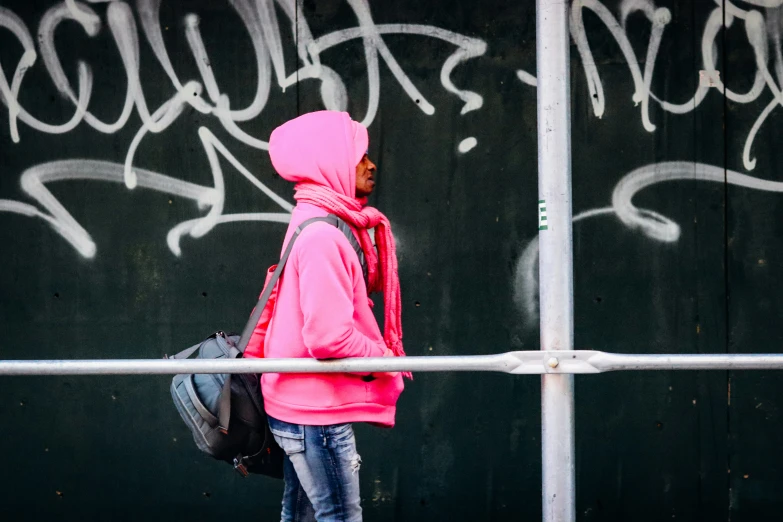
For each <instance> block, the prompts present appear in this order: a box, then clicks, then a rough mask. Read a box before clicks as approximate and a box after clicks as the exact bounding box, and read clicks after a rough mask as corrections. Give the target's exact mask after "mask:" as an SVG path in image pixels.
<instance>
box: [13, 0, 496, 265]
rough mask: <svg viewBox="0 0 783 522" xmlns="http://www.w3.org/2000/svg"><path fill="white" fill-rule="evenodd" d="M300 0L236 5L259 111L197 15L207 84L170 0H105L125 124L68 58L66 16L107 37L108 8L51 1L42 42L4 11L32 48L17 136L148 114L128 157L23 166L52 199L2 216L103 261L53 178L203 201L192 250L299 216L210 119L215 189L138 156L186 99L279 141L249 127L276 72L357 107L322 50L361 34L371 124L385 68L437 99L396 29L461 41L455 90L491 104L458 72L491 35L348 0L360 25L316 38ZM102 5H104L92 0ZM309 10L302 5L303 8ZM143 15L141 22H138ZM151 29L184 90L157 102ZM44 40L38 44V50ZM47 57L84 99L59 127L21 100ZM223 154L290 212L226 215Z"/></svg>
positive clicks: (471, 141) (191, 231)
mask: <svg viewBox="0 0 783 522" xmlns="http://www.w3.org/2000/svg"><path fill="white" fill-rule="evenodd" d="M295 2H296V0H277V1H275V0H232V1H230V2H229V4H230V6H231V7H232V8H233V9H234V11H235V12H236V14H237V15H238V16H239V19H240V20H241V22H242V24H243V25H244V30H245V32H246V34H247V36H248V38H249V39H250V42H251V44H252V48H253V51H254V53H255V65H256V69H257V76H256V78H257V82H256V84H255V95H254V97H253V99H252V101H251V102H250V104H249V105H248V106H247V107H242V108H235V107H232V106H231V100H230V99H229V98H228V96H227V95H226V94H225V93H224V92H223V91H222V90H221V88H220V81H219V78H217V77H216V75H215V72H214V70H213V68H212V62H211V61H210V56H209V52H208V49H207V45H206V44H205V42H204V40H203V38H202V35H201V30H200V23H201V21H200V19H199V17H198V16H197V15H196V14H192V13H191V14H187V15H185V17H184V32H185V37H186V40H187V43H188V46H189V48H190V52H191V54H192V57H193V59H194V62H195V64H196V66H197V68H198V73H199V76H200V78H199V79H198V80H189V81H183V80H181V79H180V77H179V76H178V75H177V72H176V71H175V69H174V67H173V65H172V62H171V59H170V57H169V54H168V51H167V48H166V45H165V43H164V39H163V29H162V27H161V22H160V9H161V0H137V1H136V13H135V15H134V11H133V9H132V8H131V7H130V6H129V5H128V4H127V3H125V2H122V1H111V2H109V3H108V5H107V6H105V24H106V25H108V30H109V31H108V32H109V34H110V35H111V38H112V40H113V41H114V45H115V46H116V48H117V54H118V57H119V59H120V60H121V62H122V66H123V69H124V73H125V89H124V91H125V93H124V94H125V98H124V102H123V103H122V104H121V109H120V110H119V114H118V115H117V117H116V119H114V121H104V120H102V119H99V118H98V117H97V116H95V115H94V114H93V112H92V111H91V109H90V101H91V98H92V89H93V79H94V77H93V69H92V68H91V67H90V65H89V64H87V63H85V62H84V61H79V62H78V63H77V64H76V70H77V74H76V86H74V85H72V84H71V81H70V80H69V79H68V75H67V74H66V72H65V69H64V68H63V64H62V62H61V60H60V58H59V56H58V53H57V47H56V43H55V32H56V30H57V28H58V27H59V26H60V25H61V24H66V23H68V24H78V26H80V27H81V29H82V30H83V31H84V34H85V35H86V37H87V38H90V39H91V38H96V37H98V35H99V33H100V31H101V29H102V27H103V25H104V19H102V17H101V16H100V15H99V14H98V13H97V12H96V10H95V9H94V8H93V7H92V6H90V5H88V4H86V3H83V2H78V1H76V0H66V1H63V2H61V3H58V4H56V5H54V6H53V7H51V8H50V9H48V10H47V11H46V12H45V13H44V15H43V16H42V18H41V20H40V23H39V26H38V35H37V38H35V39H34V38H33V36H32V35H31V33H30V31H29V29H28V28H27V25H26V24H25V23H24V21H23V20H22V19H21V18H19V17H18V16H17V15H16V14H15V13H14V12H13V11H11V10H10V9H8V8H5V7H0V28H3V29H5V30H7V31H10V32H11V33H12V34H13V36H14V37H15V38H16V39H17V40H18V42H19V43H20V44H21V47H22V54H21V56H20V58H19V61H18V63H17V64H16V66H15V68H14V69H13V70H14V73H13V77H12V79H11V81H10V83H9V81H8V78H7V77H6V75H5V69H4V67H3V64H0V101H2V103H3V104H4V105H5V106H6V107H7V110H8V126H9V129H10V135H11V139H12V141H13V142H14V143H19V142H20V141H21V134H20V132H19V126H20V122H21V123H22V124H24V125H27V126H28V127H30V128H31V129H34V130H35V131H38V132H42V133H48V134H64V133H67V132H69V131H72V130H73V129H74V128H76V127H77V126H78V125H79V124H81V123H82V122H83V123H85V124H86V125H88V126H90V127H91V128H93V129H95V130H96V131H98V132H101V133H105V134H112V133H116V132H118V131H119V130H120V129H123V128H124V127H125V126H126V125H127V124H128V122H129V121H130V119H131V116H132V115H133V113H134V110H135V113H136V114H137V115H138V116H139V119H140V120H141V126H140V127H139V129H138V131H137V132H136V135H135V136H134V138H133V139H132V140H131V142H130V143H129V144H128V147H127V152H126V154H125V160H124V162H123V163H122V164H114V163H108V162H99V161H94V160H90V159H72V160H67V161H58V162H53V163H47V164H43V165H38V166H35V167H32V168H30V169H28V170H27V171H26V172H24V173H23V174H22V179H21V182H22V188H23V190H24V191H25V192H26V193H27V194H28V195H29V196H30V197H32V198H33V199H34V200H35V201H36V202H37V203H38V204H39V205H40V207H36V206H34V205H31V204H28V203H23V202H20V201H13V200H0V212H11V213H16V214H22V215H25V216H30V217H35V218H40V219H42V220H44V221H45V222H47V223H48V224H49V225H50V226H51V227H52V228H53V229H54V230H55V231H57V232H58V233H59V234H60V235H61V236H62V237H63V238H64V239H66V240H67V241H68V242H69V243H71V244H72V245H73V247H74V248H75V249H76V250H77V251H78V252H79V253H80V254H81V255H83V256H85V257H93V256H94V255H95V254H96V251H97V247H96V245H95V244H94V242H93V241H92V239H91V237H90V235H89V233H88V232H87V231H86V230H85V229H84V228H83V227H82V226H81V225H80V224H79V223H78V222H77V221H76V220H75V219H74V218H73V216H72V215H71V214H70V213H69V212H68V211H67V209H65V207H63V206H62V205H61V204H60V203H59V201H57V199H56V198H55V197H54V196H53V195H52V193H51V192H50V191H49V190H48V189H47V188H46V186H45V184H46V183H49V182H54V181H61V180H75V179H82V180H85V179H86V180H100V181H110V182H117V181H120V182H122V183H124V184H125V186H126V187H127V188H129V189H134V188H136V187H141V188H145V189H150V190H156V191H159V192H164V193H168V194H172V195H177V196H180V197H184V198H186V199H191V200H194V201H196V202H197V203H198V204H199V207H200V208H201V209H207V213H206V215H204V216H203V217H200V218H198V219H193V220H189V221H186V222H184V223H180V224H178V225H177V226H175V227H174V228H173V229H172V230H171V231H170V232H169V233H168V238H167V241H168V245H169V248H170V249H171V251H172V252H173V253H174V254H176V255H180V254H181V250H180V246H179V244H180V238H181V237H182V236H183V235H186V234H187V235H189V236H191V237H193V238H198V237H202V236H204V235H205V234H207V233H208V232H209V231H210V230H212V229H213V228H214V227H215V226H216V225H217V224H219V223H227V222H236V221H271V222H283V223H284V222H287V221H288V219H289V216H290V211H291V209H292V205H291V204H290V203H289V202H287V201H285V200H284V199H283V198H281V197H280V196H278V195H277V194H275V193H274V192H273V191H271V190H270V189H269V188H268V187H267V186H266V185H264V184H263V183H262V182H261V181H259V180H258V179H257V178H256V177H255V176H254V175H253V174H252V173H251V172H250V171H248V169H246V168H245V167H244V166H243V165H242V164H241V163H240V162H239V161H238V160H237V159H236V158H235V156H234V155H232V154H231V153H230V152H229V151H228V149H227V148H226V146H225V145H224V144H223V143H221V142H220V141H219V140H218V139H217V138H216V137H215V135H214V134H213V133H212V132H211V131H210V130H208V129H207V128H206V127H203V126H202V127H199V128H198V129H197V132H198V136H199V139H200V140H201V144H202V147H203V149H204V152H205V153H206V156H207V159H208V161H209V167H210V169H211V172H212V180H213V186H211V187H204V186H199V185H194V184H192V183H189V182H185V181H181V180H177V179H174V178H171V177H168V176H166V175H164V174H160V173H155V172H152V171H149V170H145V169H141V168H137V167H135V166H134V162H135V158H136V152H137V151H138V149H139V146H140V144H141V143H142V141H143V140H144V138H145V137H146V136H148V135H149V134H158V133H161V132H164V131H165V130H166V129H168V128H169V127H170V126H171V125H172V124H173V123H174V122H175V121H176V120H177V118H178V117H179V116H180V115H181V114H182V113H183V110H184V109H185V108H186V107H192V108H193V109H195V110H196V111H198V112H200V113H202V114H204V115H208V116H212V117H214V118H215V120H216V121H217V122H218V123H219V124H220V125H221V126H222V127H223V129H224V130H225V131H226V132H227V133H228V134H229V135H230V136H231V137H232V138H234V139H236V140H237V141H238V142H239V143H242V144H244V145H246V146H249V147H252V148H255V149H260V150H267V149H268V144H267V142H266V141H264V140H263V139H261V138H259V137H257V136H251V135H249V134H248V133H247V132H245V131H244V130H243V129H242V128H241V127H240V126H239V124H240V123H242V122H248V121H251V120H253V119H255V118H258V117H259V116H260V115H261V113H262V111H263V110H264V108H265V106H266V104H267V101H268V98H269V94H270V91H271V83H272V81H273V76H274V78H275V80H276V82H277V85H278V87H279V88H280V89H281V90H282V91H285V90H286V88H288V87H291V86H292V85H295V84H296V83H297V82H299V81H302V80H307V79H314V80H318V81H320V82H321V85H320V95H321V98H322V102H323V104H324V106H325V107H326V108H328V109H337V110H345V109H346V107H347V103H348V98H347V94H346V93H347V89H346V86H345V84H344V82H343V80H342V79H341V78H340V76H339V75H338V74H337V73H336V72H335V71H334V70H333V69H331V68H330V67H328V66H327V65H325V64H324V63H322V62H321V58H320V54H321V53H322V52H323V51H325V50H327V49H330V48H332V47H335V46H338V45H341V44H343V43H345V42H348V41H350V40H355V39H360V40H361V41H362V45H363V49H364V56H365V60H366V67H367V80H368V94H369V95H368V103H367V109H366V112H365V114H364V118H363V119H362V123H363V124H364V125H366V126H369V125H370V124H371V123H372V122H373V120H374V118H375V116H376V114H377V110H378V103H379V99H380V64H381V62H383V63H384V64H385V65H386V67H388V68H389V70H390V71H391V73H392V75H393V76H394V78H395V80H396V81H397V82H398V83H399V84H400V86H401V87H402V88H403V90H404V92H405V93H406V94H407V95H408V96H409V97H410V99H411V101H412V102H413V105H414V106H416V107H419V109H420V110H421V111H422V112H423V113H424V114H427V115H431V114H433V113H434V112H435V107H434V106H433V105H432V104H431V103H430V102H429V101H428V100H427V98H426V97H425V96H424V95H423V94H422V93H421V92H420V91H419V90H418V88H417V87H416V86H415V85H414V83H413V82H412V81H411V80H410V78H409V77H408V76H407V75H406V74H405V72H404V71H403V69H402V67H401V66H400V64H399V63H398V61H397V59H396V58H395V57H394V55H393V54H392V53H391V51H390V50H389V48H388V47H387V46H386V43H385V42H384V40H383V36H384V35H411V36H419V37H428V38H435V39H438V40H441V41H443V42H446V43H448V44H450V45H453V46H455V47H456V50H455V51H454V52H453V53H452V54H451V55H450V56H449V57H448V58H447V59H446V60H445V62H444V63H443V65H442V68H441V73H440V81H441V84H442V85H443V87H444V89H446V90H447V91H448V92H450V93H453V94H454V95H455V96H457V97H458V98H459V99H460V100H462V102H463V106H462V114H465V113H468V112H470V111H473V110H476V109H479V108H480V107H481V106H482V104H483V99H482V97H481V96H480V95H479V94H477V93H475V92H471V91H468V90H464V89H460V88H458V87H457V86H456V85H455V84H454V83H453V81H452V80H451V74H452V71H453V70H454V69H455V68H456V67H457V66H458V65H459V64H461V63H463V62H465V61H466V60H470V59H471V58H475V57H478V56H481V55H483V54H484V53H485V52H486V48H487V46H486V43H485V42H484V41H482V40H479V39H477V38H470V37H467V36H463V35H460V34H457V33H453V32H451V31H447V30H444V29H440V28H437V27H433V26H428V25H419V24H377V25H376V24H375V23H374V21H373V19H372V15H371V12H370V7H369V3H368V1H367V0H348V4H349V6H350V8H351V9H352V10H353V12H354V14H355V16H356V20H357V22H358V25H357V26H356V27H353V28H349V29H342V30H339V31H334V32H331V33H328V34H325V35H323V36H320V37H317V38H316V37H314V36H313V34H312V32H311V30H310V28H309V25H308V22H307V20H306V19H305V18H304V17H302V16H301V7H302V6H301V5H299V6H297V4H296V3H295ZM91 3H93V4H95V3H101V2H100V1H99V0H91ZM277 8H279V9H280V10H281V11H282V12H283V13H284V15H285V17H286V18H287V19H288V22H289V23H290V24H292V26H293V29H294V34H296V35H297V38H296V50H297V55H298V58H299V61H300V62H301V66H300V67H299V69H298V70H296V71H293V72H288V71H286V68H285V62H284V43H283V39H282V37H281V31H280V27H279V23H280V21H279V20H278V16H277ZM297 13H299V14H298V15H297ZM137 18H138V23H139V25H140V30H139V26H137ZM141 34H143V35H144V37H145V38H146V43H147V44H149V47H150V48H151V49H152V52H153V54H154V56H155V59H156V60H157V63H158V65H159V66H160V67H161V68H162V69H163V71H165V73H166V75H167V76H168V78H169V81H170V83H171V88H172V92H171V94H170V96H169V98H168V100H167V101H165V102H164V103H163V104H161V105H160V106H159V107H157V108H154V109H153V108H150V107H149V105H148V103H147V98H146V97H145V94H144V88H143V86H142V82H141V78H140V70H141V59H140V45H141V41H140V40H141V38H140V36H141ZM36 42H37V47H36ZM39 64H42V65H43V67H44V68H45V69H46V72H47V74H48V76H49V78H50V79H51V81H52V83H53V85H54V87H55V89H56V90H57V92H58V93H59V94H60V95H61V96H62V97H63V98H64V99H65V100H67V101H68V102H69V103H70V104H72V106H73V114H72V116H71V117H70V119H69V120H68V121H67V122H65V123H57V124H54V123H48V122H45V121H43V119H42V118H41V117H36V116H34V115H32V114H31V113H30V112H29V111H28V110H27V109H26V108H25V107H23V106H22V105H21V103H20V102H19V98H20V96H19V95H20V92H22V89H23V88H24V85H25V84H24V80H25V75H26V73H27V72H28V71H30V70H31V69H32V68H33V67H36V66H39ZM476 144H477V140H476V138H475V137H468V138H465V139H464V140H463V141H462V142H461V143H460V145H459V147H458V152H459V153H465V152H468V151H469V150H471V149H472V148H473V147H475V146H476ZM218 154H220V155H222V156H223V157H224V158H225V159H226V160H228V161H229V162H230V163H231V164H232V165H233V166H234V168H235V169H236V170H237V171H238V172H239V173H240V174H242V175H243V176H244V177H245V178H247V179H248V180H249V181H250V182H251V183H252V184H253V185H254V186H255V187H256V188H258V189H259V190H260V191H261V192H262V193H264V194H265V195H266V196H267V197H269V198H270V199H271V200H272V201H273V202H274V203H275V204H276V205H277V206H279V207H280V208H281V210H282V212H277V213H251V214H233V215H226V214H224V206H225V188H224V178H223V173H222V170H221V167H220V161H219V158H218Z"/></svg>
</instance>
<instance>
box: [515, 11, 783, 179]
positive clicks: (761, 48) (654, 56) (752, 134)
mask: <svg viewBox="0 0 783 522" xmlns="http://www.w3.org/2000/svg"><path fill="white" fill-rule="evenodd" d="M715 3H716V4H717V6H716V7H715V9H714V10H713V11H712V12H711V13H710V15H709V17H708V19H707V23H706V26H705V28H704V31H703V33H702V38H701V67H702V69H701V70H703V71H704V72H705V74H707V75H709V77H710V78H713V79H714V80H713V85H702V84H699V85H698V87H697V89H696V92H695V93H694V95H693V97H692V98H691V99H690V100H688V101H685V102H683V103H672V102H669V101H666V100H663V99H662V98H660V97H659V96H657V95H656V94H655V93H653V92H652V88H651V85H652V80H653V74H654V72H655V64H656V61H657V60H658V51H659V49H660V45H661V41H662V40H663V37H664V31H665V29H666V26H667V25H668V24H669V23H670V22H671V20H672V17H671V12H670V11H669V10H668V9H666V8H664V7H661V8H656V7H655V4H654V2H653V0H623V1H622V2H621V4H620V16H619V19H618V18H616V17H615V16H614V15H613V14H612V12H611V11H610V10H609V9H607V8H606V6H604V4H602V3H601V2H599V1H598V0H575V1H574V2H573V4H572V6H571V17H570V24H571V26H570V28H571V36H572V38H573V40H574V43H575V44H576V46H577V49H578V51H579V56H580V58H581V63H582V67H583V69H584V72H585V76H586V78H587V87H588V90H589V94H590V101H591V103H592V107H593V114H594V115H595V116H596V117H598V118H601V117H603V115H604V112H605V110H606V98H605V95H604V88H603V83H602V82H601V76H600V74H599V72H598V67H597V65H596V62H595V60H594V59H593V54H592V50H591V49H590V43H589V41H588V38H587V33H586V30H585V26H584V22H583V20H582V14H583V11H584V10H585V9H587V10H589V11H591V12H592V13H593V14H595V15H596V16H597V17H598V18H599V19H600V20H601V22H603V24H604V25H605V26H606V28H607V29H608V30H609V32H610V34H611V35H612V37H613V38H614V40H615V41H616V42H617V45H618V46H619V47H620V51H621V53H622V55H623V58H624V59H625V61H626V64H627V65H628V71H629V72H630V74H631V79H632V81H633V87H634V92H633V95H632V96H631V101H632V102H633V103H634V104H635V105H641V107H640V108H641V118H642V126H643V128H644V129H645V130H646V131H648V132H654V131H655V129H656V126H655V124H654V123H653V122H652V119H651V117H650V101H651V100H652V102H654V103H656V104H657V105H658V106H659V107H660V108H661V109H663V110H664V111H666V112H669V113H672V114H686V113H688V112H691V111H694V110H696V109H697V108H698V107H699V105H700V104H701V103H702V102H703V101H704V99H705V98H706V97H707V94H708V92H709V90H710V88H711V87H712V86H714V87H716V88H717V90H718V92H720V93H721V94H723V95H724V96H726V98H728V100H730V101H732V102H735V103H740V104H748V103H751V102H754V101H756V100H757V99H758V98H759V97H761V95H762V94H763V93H764V89H765V87H766V88H768V89H769V90H770V92H771V93H772V97H773V98H772V100H771V101H770V102H769V104H768V105H767V106H766V107H765V108H764V109H763V110H762V111H761V113H760V114H759V116H758V118H757V119H756V121H755V122H754V124H753V126H752V127H751V129H750V130H749V132H748V135H747V137H746V139H745V145H744V147H743V152H742V162H743V166H744V168H745V169H747V170H753V169H754V168H755V166H756V160H755V159H754V158H752V157H751V151H752V148H753V142H754V140H755V138H756V135H757V134H758V132H759V129H760V128H761V127H762V125H763V124H764V122H765V121H766V120H767V118H768V117H769V115H770V114H771V113H772V111H773V110H774V109H775V108H776V107H777V106H778V105H783V91H782V90H781V89H782V88H783V41H782V40H781V34H783V32H782V30H781V28H783V8H781V6H783V0H768V1H765V0H748V1H747V2H746V3H748V4H750V5H752V6H753V7H763V8H765V9H766V11H767V14H768V17H767V18H766V19H765V17H764V15H762V14H761V13H760V12H759V11H757V10H754V9H750V10H745V9H741V8H740V7H738V6H736V5H734V4H732V3H731V2H730V1H728V0H726V1H725V10H724V0H715ZM634 12H641V13H643V14H644V16H645V17H646V18H647V20H648V21H649V22H650V24H651V31H650V38H649V41H648V44H647V53H646V56H645V57H644V64H645V65H644V70H642V66H641V64H640V61H639V59H638V58H637V57H636V54H635V53H634V50H633V47H632V46H631V42H630V40H629V39H628V34H627V32H626V29H625V25H626V22H627V20H628V17H629V16H630V15H631V14H633V13H634ZM736 19H739V20H741V21H742V23H743V24H744V28H745V33H746V36H747V42H748V44H749V45H750V46H751V48H752V49H753V53H754V58H755V64H756V73H755V77H754V80H753V85H752V86H751V88H750V90H748V91H747V92H745V93H737V92H734V91H732V90H731V89H729V88H728V87H726V86H725V85H724V84H723V82H721V81H720V79H719V75H718V74H711V73H718V72H719V71H718V70H717V69H716V63H717V61H718V50H717V46H716V41H717V39H718V37H719V35H720V31H721V30H722V29H728V28H729V27H731V26H732V25H733V24H734V23H735V20H736ZM769 42H772V45H773V52H774V72H775V75H774V77H773V74H772V72H771V71H770V69H769V67H768V63H769V60H770V48H769ZM699 72H700V71H694V75H696V74H698V73H699ZM517 77H518V78H519V80H520V81H521V82H522V83H524V84H526V85H530V86H533V87H535V86H536V78H535V77H534V76H533V75H531V74H530V73H528V72H525V71H522V70H519V71H517ZM776 78H777V83H776V81H775V79H776Z"/></svg>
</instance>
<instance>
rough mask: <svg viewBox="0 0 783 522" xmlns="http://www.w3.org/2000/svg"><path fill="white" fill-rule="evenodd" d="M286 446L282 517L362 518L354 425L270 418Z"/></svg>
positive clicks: (284, 520) (301, 521) (304, 520)
mask: <svg viewBox="0 0 783 522" xmlns="http://www.w3.org/2000/svg"><path fill="white" fill-rule="evenodd" d="M268 419H269V428H270V429H271V430H272V434H273V435H274V436H275V440H276V441H277V443H278V444H279V445H280V447H281V448H283V451H285V454H286V456H285V461H284V463H283V473H284V475H285V490H284V492H283V513H282V515H281V517H280V520H281V522H313V521H317V522H361V520H362V507H361V505H360V503H359V502H360V497H359V466H360V464H361V462H362V459H361V457H360V456H359V454H358V453H356V438H355V437H354V435H353V427H352V426H351V425H350V424H333V425H330V426H305V425H302V424H291V423H288V422H284V421H281V420H277V419H274V418H272V417H268Z"/></svg>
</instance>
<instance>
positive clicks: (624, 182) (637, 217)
mask: <svg viewBox="0 0 783 522" xmlns="http://www.w3.org/2000/svg"><path fill="white" fill-rule="evenodd" d="M682 180H696V181H712V182H716V183H728V184H730V185H735V186H738V187H745V188H749V189H754V190H761V191H765V192H777V193H783V182H780V181H769V180H763V179H759V178H754V177H753V176H748V175H747V174H742V173H740V172H734V171H731V170H725V169H724V168H723V167H715V166H712V165H705V164H703V163H692V162H685V161H671V162H665V163H653V164H651V165H646V166H644V167H640V168H638V169H636V170H634V171H632V172H630V173H628V174H626V175H625V176H624V177H623V178H622V179H621V180H620V181H619V183H617V185H616V186H615V188H614V192H613V193H612V205H611V206H609V207H603V208H596V209H591V210H588V211H585V212H581V213H579V214H576V215H575V216H574V217H573V222H574V223H578V222H580V221H583V220H585V219H588V218H592V217H596V216H607V215H613V216H616V217H617V218H618V219H619V220H620V221H621V222H622V223H623V224H624V225H625V226H627V227H629V228H631V229H632V230H637V231H639V232H641V233H642V235H644V236H646V237H648V238H650V239H653V240H655V241H660V242H664V243H674V242H676V241H677V240H678V239H679V238H680V226H679V225H678V224H677V223H675V222H674V221H672V220H671V219H669V218H667V217H666V216H664V215H662V214H660V213H658V212H655V211H654V210H650V209H645V208H638V207H636V206H635V205H634V204H633V197H634V196H635V195H636V194H637V193H639V192H640V191H642V190H644V189H645V188H648V187H650V186H652V185H655V184H658V183H664V182H667V181H682ZM514 302H515V304H516V306H517V307H518V309H519V310H520V311H522V312H524V314H525V323H526V326H527V327H533V326H535V323H536V321H537V320H538V237H536V238H534V239H533V240H531V241H530V242H529V243H528V245H527V246H526V247H525V249H524V250H523V251H522V255H521V256H520V258H519V260H518V261H517V265H516V271H515V279H514Z"/></svg>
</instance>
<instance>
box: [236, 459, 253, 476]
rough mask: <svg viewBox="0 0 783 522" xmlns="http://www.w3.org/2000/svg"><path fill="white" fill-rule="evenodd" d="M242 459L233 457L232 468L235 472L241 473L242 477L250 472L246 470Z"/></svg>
mask: <svg viewBox="0 0 783 522" xmlns="http://www.w3.org/2000/svg"><path fill="white" fill-rule="evenodd" d="M242 460H243V459H242V458H241V457H234V469H235V470H237V473H239V474H240V475H242V477H247V476H248V475H249V474H250V473H249V472H248V471H247V467H246V466H245V464H244V463H243V462H242Z"/></svg>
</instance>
